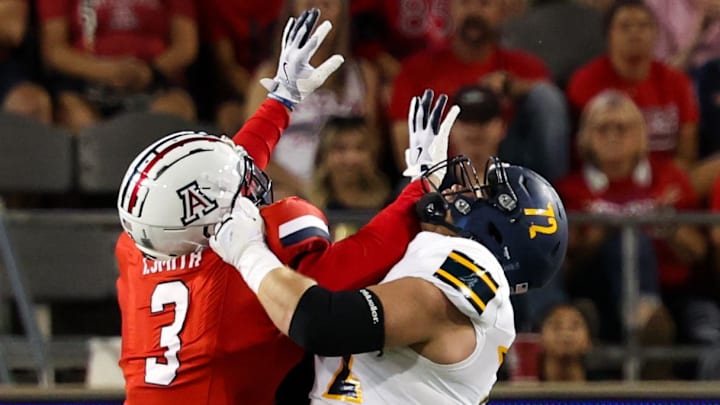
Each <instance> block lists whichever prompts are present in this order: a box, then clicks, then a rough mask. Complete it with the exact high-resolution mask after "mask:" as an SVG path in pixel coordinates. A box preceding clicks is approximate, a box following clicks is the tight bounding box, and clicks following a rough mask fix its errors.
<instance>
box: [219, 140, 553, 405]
mask: <svg viewBox="0 0 720 405" xmlns="http://www.w3.org/2000/svg"><path fill="white" fill-rule="evenodd" d="M412 152H414V151H412V150H411V151H409V153H408V156H411V155H412ZM446 170H451V171H452V173H453V174H454V178H455V179H457V182H458V184H457V185H456V186H454V187H452V188H451V189H450V190H444V191H442V192H440V191H438V190H437V189H434V188H433V187H434V186H433V182H432V181H430V180H429V179H430V178H433V176H436V177H435V178H443V177H444V173H445V171H446ZM418 171H420V169H419V168H418ZM423 177H425V179H426V181H427V184H428V185H429V187H430V188H429V189H428V193H427V195H426V196H425V197H424V198H423V199H422V200H421V201H420V202H418V205H417V208H418V210H417V211H418V215H419V216H420V219H421V221H422V223H423V225H422V227H423V230H424V231H423V232H421V233H420V234H418V236H417V237H416V238H415V239H414V240H413V241H412V242H411V243H410V245H409V246H408V249H407V252H406V254H405V256H404V257H403V258H402V259H401V260H400V262H398V263H397V264H396V265H395V266H394V267H393V268H392V270H391V271H390V273H389V274H388V275H387V277H386V278H385V279H384V280H383V281H382V282H381V283H380V284H378V285H375V286H371V287H368V288H366V289H360V290H355V291H342V292H331V291H328V290H327V289H324V288H322V287H320V286H318V285H317V284H316V283H315V282H314V281H313V280H312V279H309V278H307V277H304V276H302V275H300V274H297V273H295V272H293V271H292V270H291V269H289V268H287V267H284V266H282V265H281V264H280V262H279V261H278V260H277V258H276V257H275V256H274V255H273V254H272V252H270V250H269V249H268V248H267V246H266V245H265V242H264V240H263V229H262V218H261V217H260V215H259V213H258V211H257V208H255V206H254V205H253V204H252V203H251V202H249V201H243V202H242V203H240V204H239V208H238V209H237V210H236V211H235V212H234V213H233V214H232V215H230V216H229V217H227V218H226V219H225V220H224V221H223V222H222V223H221V224H219V225H218V227H217V229H216V233H215V235H214V236H213V237H212V238H211V240H210V244H211V246H212V247H213V249H214V250H215V251H216V252H217V253H218V254H219V255H220V256H221V257H222V258H223V259H224V260H225V261H227V262H228V263H230V264H233V265H234V266H235V267H236V268H238V269H239V271H240V273H241V274H242V276H243V278H244V279H245V280H246V282H247V283H248V285H249V286H250V288H251V289H252V290H253V291H255V292H256V294H257V295H258V298H259V299H260V302H261V303H262V305H263V307H264V308H265V310H266V311H267V313H268V314H269V316H270V318H271V319H272V320H273V322H274V323H275V324H276V325H277V327H278V328H279V329H280V330H281V331H282V332H283V333H285V334H287V335H288V336H289V337H290V338H291V339H293V340H294V341H295V342H296V343H298V344H299V345H300V346H302V347H303V348H305V349H306V350H308V351H310V352H312V353H315V354H316V355H317V356H316V360H315V369H316V377H315V385H314V387H313V389H312V392H311V394H310V395H311V398H312V401H313V403H316V404H335V403H362V404H398V403H403V404H437V403H443V404H445V403H453V404H478V403H480V402H482V401H484V400H486V399H487V397H488V395H489V393H490V389H491V388H492V386H493V384H494V383H495V381H496V373H497V370H498V368H499V367H500V365H501V364H502V362H503V358H504V355H505V353H506V352H507V350H508V348H509V347H510V345H511V344H512V342H513V340H514V338H515V330H514V325H513V310H512V307H511V305H510V299H509V296H510V294H512V293H522V292H525V291H527V290H528V289H530V288H537V287H541V286H542V285H544V284H545V283H546V282H547V281H548V280H549V279H550V278H551V276H552V275H553V274H554V273H555V272H556V271H557V269H558V268H559V267H560V264H561V262H562V260H563V258H564V255H565V250H566V247H567V217H566V215H565V210H564V208H563V205H562V203H561V201H560V198H559V197H558V195H557V193H556V192H555V190H554V189H553V188H552V186H551V185H550V184H549V183H548V182H547V181H545V180H544V179H543V178H542V177H541V176H539V175H538V174H536V173H535V172H533V171H531V170H529V169H526V168H523V167H520V166H513V165H507V164H503V163H501V162H500V161H499V160H498V159H491V161H490V162H489V163H488V165H487V167H486V170H485V176H484V181H482V182H481V181H480V180H479V179H478V177H477V175H476V173H475V169H474V168H473V167H472V165H471V164H470V163H469V161H468V160H467V159H465V158H462V157H459V158H454V159H449V160H446V161H443V162H441V163H440V164H437V165H435V166H434V167H432V168H430V169H429V170H426V171H424V173H423ZM431 190H432V191H431ZM339 271H341V269H339Z"/></svg>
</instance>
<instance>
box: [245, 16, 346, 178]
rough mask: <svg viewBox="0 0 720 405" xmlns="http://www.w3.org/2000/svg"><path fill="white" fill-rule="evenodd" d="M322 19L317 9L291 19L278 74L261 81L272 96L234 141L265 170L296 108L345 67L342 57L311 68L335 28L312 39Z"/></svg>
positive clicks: (319, 30) (321, 29)
mask: <svg viewBox="0 0 720 405" xmlns="http://www.w3.org/2000/svg"><path fill="white" fill-rule="evenodd" d="M319 15H320V12H319V11H318V10H317V9H312V10H309V11H305V12H303V14H302V15H301V16H300V17H298V18H297V19H295V18H294V17H290V19H289V20H288V22H287V24H286V25H285V30H284V31H283V36H282V51H281V52H280V58H279V60H278V70H277V74H276V75H275V77H274V78H272V79H270V78H265V79H262V80H261V84H262V85H263V86H264V87H265V88H266V89H267V90H268V92H269V93H268V99H267V100H265V101H264V102H263V103H262V104H261V105H260V107H258V109H257V110H256V111H255V113H254V114H253V115H252V116H251V117H250V118H249V119H248V121H247V122H246V123H245V125H243V127H242V128H241V129H240V131H238V132H237V133H236V134H235V136H233V141H234V142H235V143H236V144H238V145H242V146H243V147H245V149H246V150H247V151H248V153H249V154H250V156H252V157H253V159H254V160H255V164H256V165H257V166H258V167H260V168H261V169H265V167H266V166H267V164H268V161H269V160H270V155H271V154H272V151H273V149H274V148H275V145H277V142H278V139H280V134H282V131H284V130H285V128H287V126H288V123H289V119H290V118H289V112H290V111H292V109H293V108H294V106H295V104H297V103H300V102H302V100H303V99H304V98H305V97H306V96H307V95H308V94H310V93H312V92H313V91H315V89H317V88H318V87H320V86H321V85H322V84H323V83H324V82H325V80H327V78H328V76H330V75H331V74H332V73H333V72H334V71H336V70H337V69H338V68H339V67H340V65H341V64H342V63H343V57H342V56H340V55H333V56H331V57H330V58H328V59H327V60H326V61H325V62H323V63H322V64H321V65H320V66H318V67H314V66H312V65H310V59H311V58H312V57H313V55H315V52H316V51H317V49H318V48H319V47H320V45H321V44H322V42H323V40H324V39H325V37H326V36H327V34H328V32H330V29H331V28H332V24H331V23H330V22H329V21H325V22H323V23H322V24H320V26H318V27H317V29H316V30H315V32H314V33H312V35H311V34H310V33H311V32H312V30H313V28H314V27H315V24H316V23H317V19H318V16H319Z"/></svg>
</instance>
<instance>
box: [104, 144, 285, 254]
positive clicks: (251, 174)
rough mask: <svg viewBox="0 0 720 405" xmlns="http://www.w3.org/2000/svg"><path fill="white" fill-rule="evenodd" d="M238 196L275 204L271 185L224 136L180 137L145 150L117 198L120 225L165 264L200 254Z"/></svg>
mask: <svg viewBox="0 0 720 405" xmlns="http://www.w3.org/2000/svg"><path fill="white" fill-rule="evenodd" d="M238 196H244V197H248V198H250V199H251V200H253V201H255V202H257V203H259V202H270V201H271V200H272V194H271V182H270V179H269V178H268V177H267V175H266V174H265V173H264V172H263V171H261V170H260V169H258V168H257V167H255V164H254V163H253V160H252V158H251V157H250V156H249V155H248V154H247V152H246V151H245V149H244V148H242V147H241V146H237V145H235V144H234V143H233V142H232V140H231V139H229V138H227V137H225V136H223V137H218V136H213V135H208V134H206V133H204V132H199V133H198V132H176V133H174V134H171V135H168V136H166V137H164V138H162V139H160V140H158V141H157V142H155V143H153V144H152V145H150V146H148V147H147V148H146V149H145V150H143V151H142V152H141V153H140V154H139V155H138V156H137V158H135V160H134V161H133V162H132V163H131V164H130V167H129V168H128V170H127V172H126V173H125V177H124V179H123V181H122V185H121V186H120V191H119V193H118V202H117V205H118V211H119V214H120V222H121V223H122V226H123V228H124V229H125V231H126V232H127V233H128V234H129V235H130V237H131V238H132V239H133V241H135V244H136V245H137V247H138V248H139V249H140V250H141V251H142V252H143V253H145V254H147V255H149V256H152V257H154V258H156V259H167V258H169V257H173V256H180V255H184V254H187V253H191V252H194V251H197V250H200V249H202V248H203V247H204V246H207V244H208V241H207V240H208V237H210V235H211V232H212V231H213V227H214V225H215V224H216V223H217V222H219V221H220V218H222V216H223V215H224V214H226V213H228V212H230V210H231V209H232V207H233V205H234V203H235V200H236V198H237V197H238Z"/></svg>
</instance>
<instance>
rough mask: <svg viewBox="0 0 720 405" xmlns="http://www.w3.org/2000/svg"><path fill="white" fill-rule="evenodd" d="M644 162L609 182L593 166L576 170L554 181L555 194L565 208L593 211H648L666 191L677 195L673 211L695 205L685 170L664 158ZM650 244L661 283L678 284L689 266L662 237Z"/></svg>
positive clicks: (657, 203) (611, 213) (619, 213)
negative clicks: (556, 181) (628, 176)
mask: <svg viewBox="0 0 720 405" xmlns="http://www.w3.org/2000/svg"><path fill="white" fill-rule="evenodd" d="M648 164H649V165H648V166H645V167H644V169H645V170H642V169H638V170H636V173H635V175H634V176H633V177H631V178H627V179H622V180H612V181H608V180H607V178H606V177H604V175H602V174H601V173H599V172H598V171H597V170H595V169H588V168H585V169H582V170H577V171H575V172H574V173H571V174H570V175H569V176H568V177H566V178H564V179H562V180H561V181H560V182H559V183H558V187H557V189H558V193H559V194H560V196H561V197H562V200H563V203H564V204H565V207H566V209H567V210H568V211H585V212H590V213H594V214H607V215H613V214H614V215H642V214H647V213H651V212H653V211H656V210H658V209H661V208H662V207H661V206H660V204H659V201H660V200H662V199H663V198H667V196H668V195H670V194H674V195H675V196H676V198H677V199H676V200H675V203H674V204H673V208H675V209H677V210H693V209H695V208H697V207H698V204H699V201H698V198H697V196H696V195H695V191H694V189H693V188H692V185H691V183H690V179H689V178H688V176H687V174H686V173H685V172H683V171H682V170H681V169H680V168H679V167H677V166H676V165H675V164H674V163H673V162H672V161H670V160H667V159H651V160H649V161H648ZM643 165H645V163H643ZM651 236H652V235H651ZM654 246H655V253H656V254H657V258H658V264H659V273H660V284H661V286H662V287H675V286H679V285H682V284H683V283H684V282H685V281H686V280H687V278H688V276H689V275H690V268H689V267H688V266H687V265H685V264H683V263H682V261H681V260H679V259H678V258H677V257H676V255H675V253H674V252H673V251H672V249H671V248H670V246H669V245H668V244H667V243H666V242H665V241H664V240H661V239H654Z"/></svg>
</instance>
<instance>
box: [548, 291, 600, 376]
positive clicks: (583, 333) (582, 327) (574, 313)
mask: <svg viewBox="0 0 720 405" xmlns="http://www.w3.org/2000/svg"><path fill="white" fill-rule="evenodd" d="M540 344H541V353H540V359H539V362H540V367H539V369H540V380H541V381H587V380H588V379H589V377H590V376H588V370H587V368H586V367H585V355H587V353H588V352H589V351H590V348H591V347H592V340H591V334H590V327H589V325H588V322H587V320H586V319H585V317H584V316H583V314H582V312H580V310H578V309H577V308H576V307H574V306H572V305H569V304H560V305H556V306H554V307H552V308H550V310H549V311H548V312H547V314H546V316H545V317H544V319H543V320H542V323H541V326H540Z"/></svg>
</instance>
